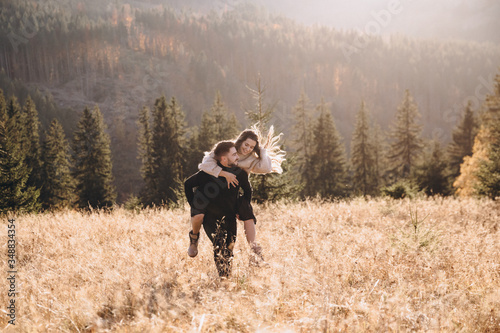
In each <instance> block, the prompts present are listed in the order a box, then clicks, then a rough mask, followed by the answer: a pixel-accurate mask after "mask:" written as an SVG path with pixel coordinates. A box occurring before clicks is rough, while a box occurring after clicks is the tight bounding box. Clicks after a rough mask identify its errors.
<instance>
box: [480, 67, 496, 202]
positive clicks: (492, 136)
mask: <svg viewBox="0 0 500 333" xmlns="http://www.w3.org/2000/svg"><path fill="white" fill-rule="evenodd" d="M485 109H486V112H485V113H484V121H483V126H484V127H485V128H486V131H487V133H488V134H489V140H488V143H489V144H488V145H487V150H486V158H484V159H482V160H480V161H479V170H477V172H476V175H477V178H478V184H477V185H476V189H477V192H478V193H479V194H480V195H486V196H488V197H490V198H492V199H495V198H497V197H500V74H497V76H496V78H495V94H494V95H489V96H487V97H486V101H485Z"/></svg>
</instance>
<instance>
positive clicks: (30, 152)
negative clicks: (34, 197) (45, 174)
mask: <svg viewBox="0 0 500 333" xmlns="http://www.w3.org/2000/svg"><path fill="white" fill-rule="evenodd" d="M24 118H25V122H26V125H25V129H26V131H25V132H26V146H27V147H26V164H27V165H28V166H29V167H30V168H31V173H30V177H29V178H28V182H27V185H28V186H34V187H36V188H38V189H40V188H41V186H42V174H41V171H42V161H41V148H40V135H39V127H40V121H39V119H38V112H37V110H36V106H35V103H34V102H33V100H32V99H31V97H30V96H28V98H27V99H26V103H25V105H24Z"/></svg>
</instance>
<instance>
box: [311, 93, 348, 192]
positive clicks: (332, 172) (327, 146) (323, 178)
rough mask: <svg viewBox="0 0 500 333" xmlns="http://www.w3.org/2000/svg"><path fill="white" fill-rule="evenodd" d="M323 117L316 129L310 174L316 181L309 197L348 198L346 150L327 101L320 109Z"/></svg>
mask: <svg viewBox="0 0 500 333" xmlns="http://www.w3.org/2000/svg"><path fill="white" fill-rule="evenodd" d="M318 111H319V117H318V119H317V121H316V124H315V126H314V139H313V152H312V154H311V158H310V160H309V163H308V168H307V170H308V172H312V173H313V175H314V176H313V180H312V182H311V183H310V184H306V185H305V187H306V191H305V193H306V195H309V196H313V195H316V194H319V195H320V196H321V197H323V198H339V197H344V196H346V195H347V194H348V176H347V162H346V156H345V148H344V144H343V142H342V138H341V136H340V134H339V133H338V131H337V128H336V127H335V122H334V120H333V117H332V115H331V113H330V110H329V109H328V107H327V106H326V104H325V102H324V101H323V99H322V100H321V103H320V104H319V105H318Z"/></svg>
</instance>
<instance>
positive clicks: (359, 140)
mask: <svg viewBox="0 0 500 333" xmlns="http://www.w3.org/2000/svg"><path fill="white" fill-rule="evenodd" d="M369 123H370V121H369V118H368V111H367V110H366V106H365V102H362V103H361V108H360V109H359V112H358V114H357V115H356V125H355V129H354V133H353V137H352V143H351V147H352V148H351V154H352V155H351V164H352V167H353V188H354V191H355V192H357V193H361V194H362V195H363V196H367V195H370V194H373V193H375V190H376V186H377V175H376V171H377V170H376V166H377V165H376V163H375V149H374V148H375V147H374V145H373V140H372V138H371V136H370V133H371V129H370V125H369Z"/></svg>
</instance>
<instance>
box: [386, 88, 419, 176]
mask: <svg viewBox="0 0 500 333" xmlns="http://www.w3.org/2000/svg"><path fill="white" fill-rule="evenodd" d="M418 117H420V114H419V112H418V108H417V105H416V104H415V103H414V102H413V97H412V96H411V95H410V91H409V90H406V92H405V97H404V99H403V102H402V103H401V105H400V106H399V107H398V111H397V113H396V123H395V126H394V128H393V130H392V133H391V136H392V140H393V141H392V143H391V146H390V153H389V159H390V162H391V164H392V171H393V172H394V174H395V176H396V178H399V177H402V178H407V177H409V176H410V174H411V172H412V171H413V168H414V167H415V165H416V163H417V161H418V158H419V157H420V156H421V154H422V149H423V142H422V138H421V137H420V134H421V132H422V125H420V124H417V122H416V121H417V118H418Z"/></svg>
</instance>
